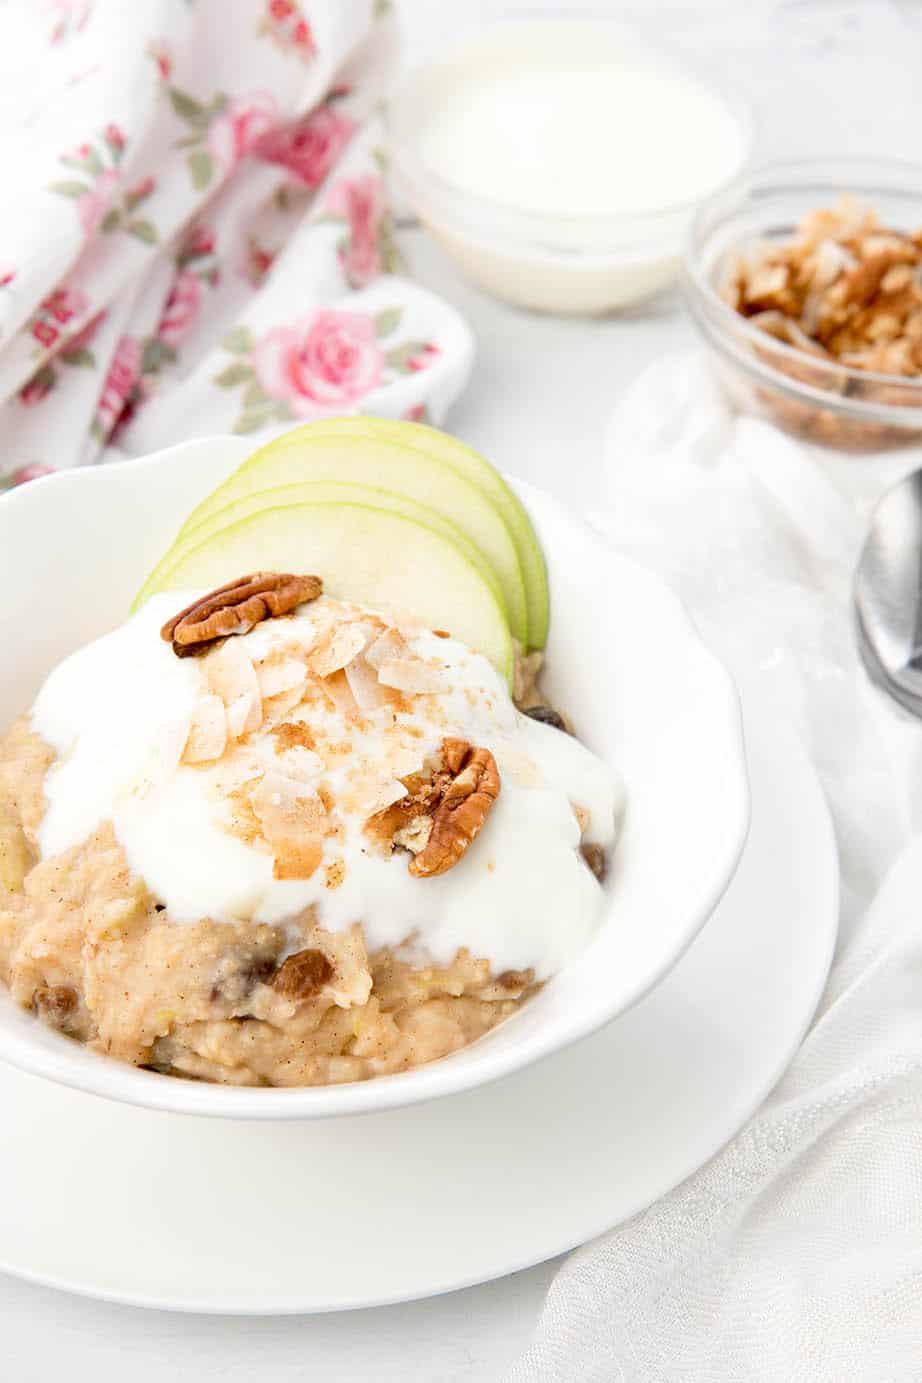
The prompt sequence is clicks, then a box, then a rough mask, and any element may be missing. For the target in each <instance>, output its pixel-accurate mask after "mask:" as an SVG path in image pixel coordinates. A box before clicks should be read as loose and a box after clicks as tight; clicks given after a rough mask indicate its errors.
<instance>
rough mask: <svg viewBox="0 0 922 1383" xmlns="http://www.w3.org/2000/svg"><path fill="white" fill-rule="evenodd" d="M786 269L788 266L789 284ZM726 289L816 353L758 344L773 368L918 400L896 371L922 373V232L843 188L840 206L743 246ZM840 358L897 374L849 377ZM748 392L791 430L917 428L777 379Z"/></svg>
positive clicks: (862, 438) (869, 396) (744, 310)
mask: <svg viewBox="0 0 922 1383" xmlns="http://www.w3.org/2000/svg"><path fill="white" fill-rule="evenodd" d="M779 270H783V272H784V274H785V275H786V276H787V277H786V280H785V284H784V285H782V283H781V276H780V274H779ZM722 296H723V297H724V299H725V301H727V302H728V303H729V304H730V306H732V307H733V308H734V309H735V310H736V311H737V312H739V313H740V314H741V315H742V316H744V317H747V318H749V320H750V322H751V323H752V325H754V326H756V327H758V328H759V329H760V330H761V331H763V332H765V333H766V334H767V335H769V336H772V337H774V338H776V339H777V340H780V341H783V342H784V343H785V344H786V345H790V346H794V347H796V349H797V350H798V351H799V352H801V353H803V354H805V355H808V356H810V357H811V359H810V360H809V361H805V360H803V359H801V358H798V357H797V356H792V355H790V354H789V353H786V352H781V351H777V350H773V349H771V348H770V347H769V348H767V349H766V350H765V351H764V352H763V351H762V350H761V349H757V350H756V354H757V355H758V357H759V359H760V360H762V361H763V362H764V363H765V364H766V365H768V366H769V367H770V369H772V370H775V371H778V372H780V373H783V374H786V375H789V376H791V377H792V378H793V379H795V380H797V381H798V382H800V383H804V384H808V385H810V386H811V387H813V388H815V389H818V390H823V391H825V392H827V393H829V394H833V395H841V394H842V393H843V392H844V393H847V394H849V395H853V396H856V397H859V398H861V399H862V400H865V399H866V400H868V401H870V402H875V403H881V404H894V405H898V406H903V407H911V406H913V405H916V406H918V403H919V398H918V389H916V391H915V393H914V392H913V390H912V388H911V387H910V386H908V385H905V386H902V387H900V385H899V380H900V379H901V378H902V379H903V380H912V381H916V380H918V379H919V378H920V377H922V349H920V348H919V344H920V341H922V233H919V232H917V233H915V234H914V235H906V234H904V233H903V232H901V231H897V230H893V229H890V228H887V227H883V226H881V224H880V222H879V220H878V218H877V216H876V215H875V213H874V212H873V211H871V210H870V209H869V208H866V207H862V206H860V205H859V204H858V203H857V202H855V201H854V200H853V199H850V198H843V199H842V200H841V201H840V202H839V203H838V204H837V206H835V207H834V208H824V209H821V210H818V211H815V212H811V213H809V214H808V215H807V216H805V217H804V218H803V219H802V221H801V223H800V225H799V226H798V227H797V229H796V231H795V232H794V233H793V234H792V235H791V236H790V237H788V238H787V239H786V240H783V241H777V240H775V241H769V242H765V243H763V244H759V245H755V246H751V247H749V248H748V249H747V250H745V251H744V253H742V254H741V255H740V256H739V258H738V259H737V261H736V262H735V263H734V264H733V265H732V266H731V267H730V272H729V274H728V275H727V281H726V283H725V285H724V287H723V290H722ZM814 362H815V363H814ZM840 365H841V366H845V367H848V368H849V369H853V370H860V371H866V372H868V374H884V375H892V376H894V377H895V379H894V383H893V384H892V385H891V384H888V383H885V382H883V381H877V380H873V379H869V380H868V381H867V383H864V382H863V381H862V382H857V381H855V380H849V378H848V376H847V375H846V374H845V373H844V371H843V370H842V369H841V368H839V366H840ZM728 387H731V386H730V385H729V382H728ZM741 389H743V386H742V385H739V386H737V387H736V389H735V392H736V394H737V396H739V394H740V390H741ZM745 401H746V402H748V403H750V405H751V404H753V403H754V404H755V406H756V407H757V408H758V410H759V411H766V412H768V413H770V415H771V416H772V417H773V418H774V419H775V420H776V421H777V422H778V423H779V424H780V425H781V426H783V427H785V428H787V429H788V430H789V431H793V432H796V433H799V434H801V435H804V436H807V437H809V438H810V439H811V440H814V441H818V442H822V443H827V444H834V445H838V446H840V447H845V448H848V449H854V450H862V449H867V448H869V447H880V446H885V445H887V444H888V443H901V442H905V441H907V440H911V439H914V438H915V437H916V436H917V435H918V434H917V433H915V432H910V431H909V430H908V429H906V428H905V427H896V426H889V425H888V424H886V423H884V422H877V421H876V420H874V419H867V418H859V417H852V416H848V415H846V414H842V413H841V412H840V411H837V410H836V408H835V407H834V406H833V407H830V408H828V409H827V408H823V407H821V406H817V405H816V404H814V403H812V402H808V401H806V400H801V399H798V398H796V397H791V396H789V395H787V394H785V393H784V392H782V391H781V390H780V389H779V390H774V389H769V388H768V387H754V389H753V392H752V393H751V395H750V396H749V397H747V398H746V400H745ZM920 432H922V422H920Z"/></svg>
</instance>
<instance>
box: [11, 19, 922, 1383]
mask: <svg viewBox="0 0 922 1383" xmlns="http://www.w3.org/2000/svg"><path fill="white" fill-rule="evenodd" d="M398 3H399V9H400V11H401V13H402V16H403V18H404V20H405V21H408V29H409V40H408V42H409V46H410V48H411V50H418V49H420V48H422V47H423V46H424V45H425V44H426V43H427V41H428V39H429V36H430V35H431V34H432V33H433V32H434V33H436V34H437V33H438V30H439V29H440V27H441V26H442V25H443V24H444V22H445V21H446V19H448V18H449V17H450V16H451V14H452V13H453V12H456V10H457V6H456V3H455V0H398ZM600 3H601V0H596V8H599V7H600ZM609 3H610V7H611V9H612V10H613V11H617V12H618V13H621V14H623V13H628V14H629V15H632V16H633V17H635V18H639V19H640V21H641V22H643V23H647V24H651V23H652V26H653V27H654V28H655V29H657V30H658V31H660V32H662V33H664V34H665V35H667V36H668V37H670V38H671V39H672V40H673V41H674V42H676V43H678V44H680V45H682V46H685V47H687V48H689V49H690V50H691V51H693V52H695V53H697V54H699V55H702V56H704V57H705V59H706V60H707V61H709V62H711V63H713V64H714V66H715V67H716V68H717V69H718V70H721V71H723V72H724V74H725V75H726V77H728V78H729V79H731V80H733V81H735V82H736V83H737V84H738V85H739V86H741V87H742V88H743V90H744V91H745V92H746V94H747V96H748V98H749V100H750V101H751V102H752V104H753V107H754V109H755V113H756V118H757V123H758V126H759V132H758V150H759V154H760V155H761V156H762V157H782V156H796V155H799V154H806V153H811V152H814V153H823V152H829V151H843V150H847V151H852V152H858V151H860V152H868V153H874V152H877V153H889V154H891V155H898V156H902V157H905V158H913V157H914V156H917V155H915V149H914V145H915V144H916V143H917V131H918V128H919V116H920V113H922V112H920V104H922V103H920V98H919V96H918V82H917V80H915V81H914V80H910V78H909V76H908V72H909V71H911V70H912V68H913V66H914V67H915V71H916V73H918V70H919V62H920V59H922V51H916V52H914V53H909V54H907V49H909V48H912V47H916V48H917V49H919V48H922V37H920V33H919V30H918V29H917V28H916V25H915V21H916V20H917V19H920V18H922V14H920V6H919V0H898V3H890V2H889V0H671V3H658V2H657V0H648V3H647V4H645V5H644V4H642V3H641V0H633V3H630V2H629V3H625V4H618V3H617V0H609ZM508 7H509V6H508V5H505V6H503V5H502V0H495V3H491V0H466V3H465V6H464V7H463V8H464V10H465V12H466V13H467V15H468V16H469V17H470V16H471V15H472V13H476V14H480V13H484V14H489V13H490V11H491V9H497V8H508ZM903 21H909V27H907V28H906V29H905V30H904V32H903V33H902V34H900V25H901V24H902V22H903ZM913 88H914V89H913ZM920 219H922V217H920ZM402 243H403V248H404V251H405V254H406V258H407V261H408V265H409V267H410V270H411V272H412V273H413V274H414V275H415V276H416V277H417V278H418V279H419V281H420V282H422V283H423V284H425V285H426V286H427V287H429V288H432V289H433V290H434V291H436V292H438V293H441V294H442V295H443V296H444V297H445V298H447V299H448V300H450V301H451V302H453V303H455V304H456V305H457V306H458V308H459V309H460V310H461V311H462V312H463V313H464V315H465V316H466V317H467V320H468V321H469V322H470V324H471V326H472V328H473V330H474V332H475V335H476V337H477V342H478V356H477V364H476V367H475V370H474V375H473V379H472V381H471V385H470V388H469V390H468V392H467V394H466V395H465V397H464V398H463V399H462V400H461V401H460V402H459V404H458V405H457V407H456V409H455V411H454V414H453V416H452V418H451V420H450V424H449V425H450V427H451V429H452V430H453V431H455V432H457V433H458V435H459V436H461V437H462V438H464V439H465V440H467V441H469V442H471V443H472V444H473V445H475V446H477V447H479V448H480V449H481V450H482V451H484V452H485V453H486V454H487V455H488V456H489V457H491V459H493V460H494V461H495V462H496V463H497V464H499V465H500V466H502V467H504V468H506V469H508V470H510V471H512V472H516V473H518V474H520V475H522V476H525V477H526V478H527V479H529V480H532V481H534V482H536V483H537V484H539V485H542V486H544V487H546V488H547V489H549V490H551V491H553V492H554V493H556V494H557V495H558V496H559V497H560V498H561V499H562V500H564V501H566V502H567V503H568V504H570V505H571V506H572V507H573V508H575V509H587V508H590V507H592V506H593V505H595V504H597V503H599V501H600V499H601V466H602V446H603V439H604V435H605V427H606V423H607V420H608V417H609V415H610V413H611V411H612V409H613V407H614V405H615V403H616V402H617V399H618V397H619V395H620V394H621V393H622V392H623V390H624V388H625V386H626V385H627V383H628V382H629V381H630V380H631V378H632V377H633V376H634V375H635V373H636V372H637V371H638V370H640V369H641V368H642V367H643V366H644V365H645V364H646V363H648V362H649V361H651V360H653V359H654V358H656V357H657V356H658V355H660V354H661V353H662V352H665V351H669V350H672V349H676V348H681V347H682V346H683V345H685V344H687V343H690V342H691V341H692V339H693V332H692V328H691V326H690V325H689V323H688V322H687V321H686V320H685V319H684V317H683V316H682V312H681V308H680V306H679V304H678V302H677V300H676V299H675V297H667V298H666V299H664V300H662V301H659V302H657V303H656V304H654V305H652V306H650V307H647V308H644V309H642V310H638V311H636V312H633V313H631V314H629V315H624V316H619V317H613V318H610V319H608V320H605V321H583V320H562V319H555V318H550V317H539V316H534V315H531V314H527V313H522V312H519V311H516V310H515V309H512V308H509V307H505V306H503V305H501V304H499V303H496V302H493V301H491V300H489V299H487V298H485V297H484V296H483V295H482V294H480V293H479V292H478V291H476V290H475V289H473V288H471V287H470V286H469V285H467V284H466V283H465V282H464V281H463V280H462V279H461V278H460V277H459V276H458V274H457V273H456V272H455V270H454V269H453V267H452V266H451V264H450V263H449V262H448V261H447V260H446V259H445V256H444V255H443V253H442V252H441V251H440V250H439V249H438V248H437V247H436V246H435V245H433V244H432V243H431V242H430V241H428V240H427V239H426V238H425V237H424V235H423V234H422V233H421V232H419V231H409V232H406V233H405V234H404V235H403V237H402ZM62 1155H63V1156H65V1157H66V1146H63V1147H62ZM4 1194H15V1188H9V1187H6V1188H4ZM181 1251H182V1247H181V1245H177V1252H181ZM554 1266H555V1265H554V1264H553V1263H550V1264H544V1265H542V1266H540V1267H537V1268H533V1269H531V1270H530V1271H528V1272H523V1273H519V1274H517V1275H516V1276H515V1277H511V1278H506V1279H504V1280H502V1281H500V1282H496V1283H492V1284H488V1285H485V1286H483V1287H479V1288H474V1289H471V1290H469V1291H465V1292H459V1293H455V1294H452V1295H450V1296H448V1297H442V1298H438V1299H435V1300H430V1301H426V1302H419V1303H415V1304H411V1305H407V1306H397V1307H388V1308H383V1309H376V1310H372V1311H363V1312H354V1313H349V1314H341V1315H331V1316H321V1317H313V1318H303V1317H301V1318H280V1319H257V1318H245V1319H228V1320H225V1319H220V1318H212V1317H203V1316H184V1315H178V1314H167V1313H156V1312H146V1311H141V1310H135V1309H131V1308H126V1307H118V1306H112V1305H107V1304H104V1303H97V1302H91V1301H85V1300H82V1299H78V1298H74V1297H68V1296H66V1295H64V1294H61V1293H58V1292H55V1291H51V1290H47V1289H44V1288H39V1287H34V1286H31V1285H29V1284H27V1283H22V1282H17V1281H14V1280H13V1279H10V1278H3V1277H0V1337H2V1340H0V1359H2V1364H0V1378H2V1379H3V1380H7V1379H9V1380H10V1383H13V1380H16V1383H48V1381H49V1380H51V1379H54V1378H57V1377H62V1376H66V1377H67V1378H68V1379H69V1380H70V1383H83V1381H84V1380H87V1383H89V1380H91V1379H92V1380H94V1383H115V1380H122V1379H123V1378H128V1379H130V1380H131V1383H164V1380H165V1379H169V1380H177V1381H185V1380H188V1381H189V1383H209V1380H212V1379H214V1380H218V1379H220V1380H222V1383H252V1381H253V1380H257V1379H258V1380H260V1383H275V1381H276V1380H283V1381H285V1383H287V1380H299V1379H317V1380H321V1379H322V1380H323V1383H398V1381H399V1383H417V1381H418V1383H487V1380H490V1383H493V1381H494V1380H499V1379H501V1378H503V1377H504V1375H505V1373H506V1371H507V1369H508V1367H509V1365H510V1364H511V1363H512V1361H513V1360H514V1359H515V1357H516V1356H517V1354H518V1353H519V1352H520V1350H521V1349H522V1348H523V1347H524V1346H525V1344H526V1343H527V1341H528V1338H529V1335H530V1333H531V1330H532V1327H533V1325H534V1321H535V1319H536V1316H537V1314H538V1311H539V1310H540V1306H541V1302H542V1299H543V1295H544V1292H545V1290H546V1287H547V1284H548V1282H549V1281H550V1279H551V1277H552V1275H553V1272H554ZM574 1383H578V1380H574Z"/></svg>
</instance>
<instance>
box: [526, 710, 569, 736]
mask: <svg viewBox="0 0 922 1383" xmlns="http://www.w3.org/2000/svg"><path fill="white" fill-rule="evenodd" d="M525 714H526V715H527V716H529V717H530V718H531V719H532V720H540V722H541V724H542V725H553V727H554V729H555V730H563V731H564V732H566V729H567V727H566V725H565V724H564V720H563V716H562V715H560V714H559V713H558V712H557V711H555V710H554V708H553V707H552V706H529V708H528V710H527V711H526V712H525Z"/></svg>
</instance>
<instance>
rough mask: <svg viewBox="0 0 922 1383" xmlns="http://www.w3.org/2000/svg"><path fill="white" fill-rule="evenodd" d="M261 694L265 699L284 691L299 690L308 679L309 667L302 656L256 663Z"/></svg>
mask: <svg viewBox="0 0 922 1383" xmlns="http://www.w3.org/2000/svg"><path fill="white" fill-rule="evenodd" d="M256 677H257V680H258V682H259V694H260V696H261V697H262V699H263V700H264V701H268V700H269V699H270V698H271V697H273V696H279V695H281V693H282V692H290V691H295V690H299V689H300V688H302V687H303V686H304V684H305V682H306V681H307V668H306V667H305V665H304V663H303V661H302V660H301V659H300V658H285V659H283V660H282V661H275V660H273V659H264V660H263V661H262V662H259V663H257V664H256Z"/></svg>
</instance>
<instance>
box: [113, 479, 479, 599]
mask: <svg viewBox="0 0 922 1383" xmlns="http://www.w3.org/2000/svg"><path fill="white" fill-rule="evenodd" d="M333 503H340V504H360V505H371V506H372V508H374V509H388V510H390V511H391V512H392V513H396V514H402V515H403V516H404V518H407V519H412V520H414V521H415V522H416V523H421V524H424V525H425V527H426V528H432V529H434V530H435V531H436V532H437V533H441V534H442V535H443V536H444V537H446V538H448V540H449V541H450V542H452V543H454V545H455V547H457V548H460V550H461V551H462V552H463V553H464V555H465V556H466V557H467V559H468V561H469V562H470V563H471V566H473V567H476V568H477V570H478V571H479V572H480V574H481V576H482V577H483V579H484V581H486V583H487V585H488V586H489V587H490V588H491V589H492V591H493V594H494V595H495V596H496V599H497V601H498V602H499V604H500V606H501V608H502V609H503V611H504V612H505V611H506V601H505V597H504V595H503V592H502V588H501V586H500V584H499V582H498V581H497V579H496V576H495V575H494V572H493V568H492V567H491V566H490V564H489V562H488V561H487V559H486V558H485V557H484V555H483V553H482V552H481V551H480V549H479V548H478V547H477V545H476V544H475V543H472V542H471V540H470V539H469V538H468V537H467V535H466V534H465V533H462V531H461V529H460V528H458V526H457V524H453V523H451V522H450V520H448V519H446V518H444V517H443V516H442V515H441V514H438V513H436V511H435V510H434V509H429V508H427V506H426V505H425V504H417V503H416V501H415V500H412V499H406V498H405V497H404V496H403V495H393V494H391V493H390V491H389V490H378V489H374V488H373V487H372V486H371V485H352V484H349V483H348V482H347V481H336V480H330V481H312V482H308V483H307V484H303V485H280V486H278V487H277V488H276V489H274V490H257V491H256V492H255V493H254V494H251V495H246V496H245V497H244V498H243V499H238V500H236V501H235V502H234V503H233V504H229V505H228V506H227V507H226V508H225V509H219V510H218V511H217V513H215V514H212V515H211V516H210V517H209V518H207V519H203V520H202V522H201V523H200V524H198V525H197V526H196V527H195V528H192V529H190V530H189V532H188V533H187V534H186V536H185V537H184V538H180V539H178V540H177V541H176V543H174V545H173V547H171V548H170V550H169V552H168V553H167V554H166V556H165V557H163V558H162V559H161V560H160V562H159V563H158V564H157V566H156V567H155V568H154V570H153V571H152V572H151V574H150V576H149V577H148V578H147V580H146V581H145V583H144V585H143V586H142V587H141V590H140V591H139V592H138V594H137V595H136V596H135V599H134V602H133V604H132V606H131V608H132V611H134V610H137V609H138V608H139V607H140V606H141V605H143V604H144V602H145V600H147V598H148V596H151V595H153V594H154V593H155V592H156V591H162V590H169V589H170V587H171V585H172V583H171V580H170V577H171V573H172V571H173V568H174V567H175V566H176V565H177V564H178V563H179V562H180V561H181V560H182V558H183V557H184V556H185V555H186V553H188V552H191V551H193V549H194V548H197V547H200V546H201V545H202V543H204V542H205V541H206V540H208V539H210V538H211V537H212V535H213V534H215V533H219V532H220V531H221V529H223V528H230V527H231V526H232V525H233V524H236V523H239V522H240V521H241V519H245V518H249V516H250V515H251V514H258V513H260V512H261V511H262V510H263V509H285V508H287V507H288V506H289V505H292V504H333Z"/></svg>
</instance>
